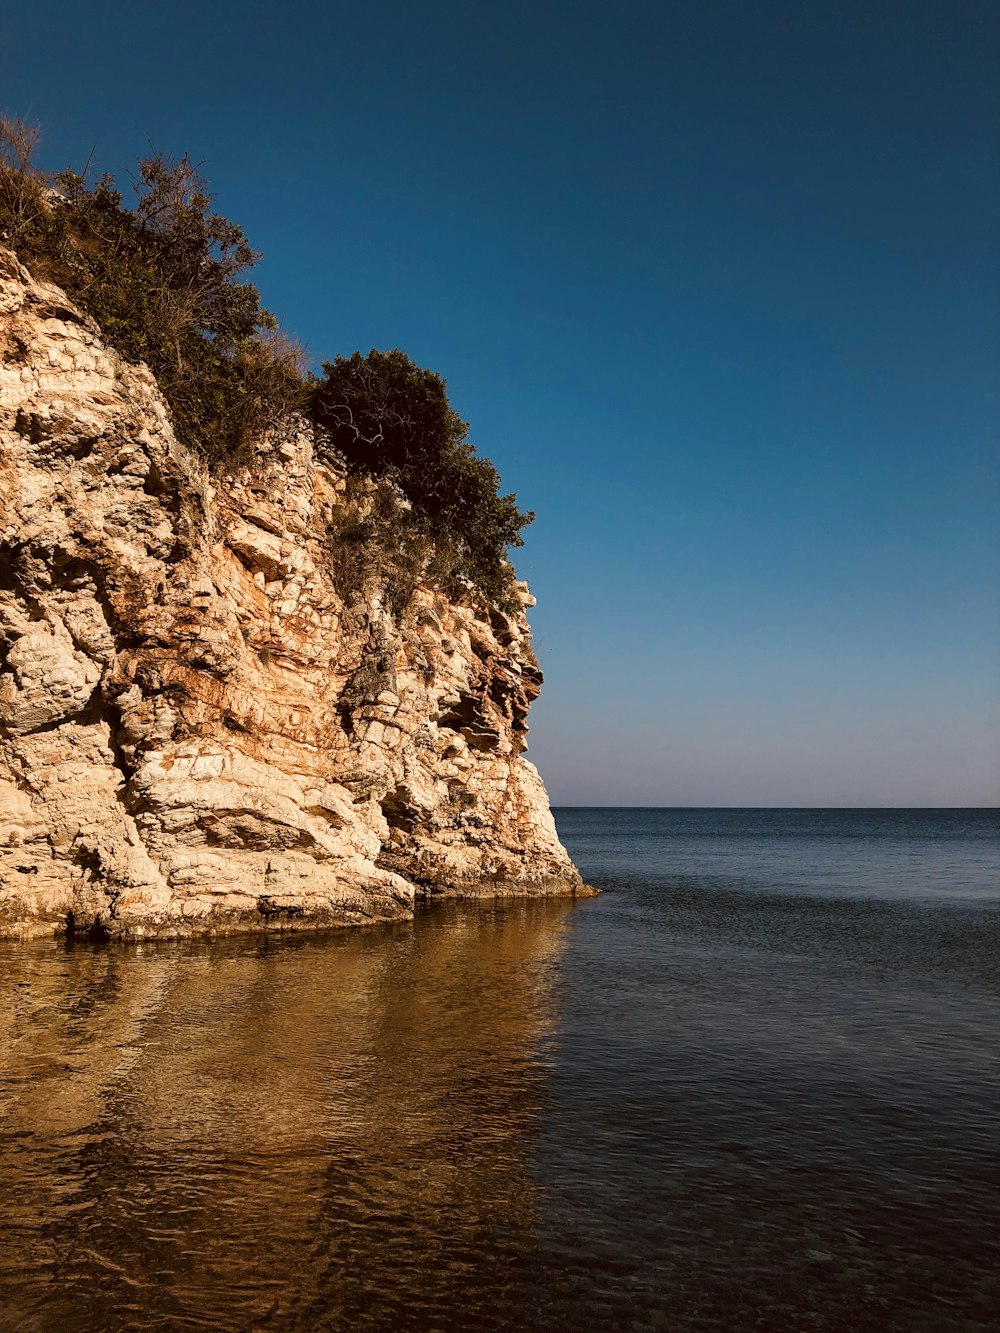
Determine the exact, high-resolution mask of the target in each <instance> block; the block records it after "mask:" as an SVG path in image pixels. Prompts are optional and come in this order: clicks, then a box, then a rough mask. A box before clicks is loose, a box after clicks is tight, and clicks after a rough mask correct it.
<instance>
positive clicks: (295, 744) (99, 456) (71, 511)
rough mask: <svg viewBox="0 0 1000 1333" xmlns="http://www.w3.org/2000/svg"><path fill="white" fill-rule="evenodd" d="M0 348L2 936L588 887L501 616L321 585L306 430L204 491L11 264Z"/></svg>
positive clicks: (135, 932)
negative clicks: (530, 732) (535, 755)
mask: <svg viewBox="0 0 1000 1333" xmlns="http://www.w3.org/2000/svg"><path fill="white" fill-rule="evenodd" d="M0 357H2V364H0V542H2V548H0V935H35V934H45V933H50V932H52V931H58V930H71V931H73V930H75V931H86V932H90V933H93V934H97V935H105V936H121V937H143V936H155V935H160V936H163V935H174V934H190V933H195V932H203V931H216V930H233V929H236V930H241V929H274V928H289V927H292V928H296V927H305V926H319V925H347V924H355V923H364V922H371V921H379V920H388V919H393V918H400V917H406V916H408V915H409V914H410V913H411V911H412V908H413V903H414V899H415V896H416V895H418V894H421V893H426V894H479V893H491V894H492V893H519V894H521V893H526V894H546V893H579V892H587V890H586V889H585V888H584V886H583V885H582V883H581V880H580V876H579V874H578V872H577V871H576V869H575V867H574V866H573V865H572V863H571V861H570V859H569V857H568V855H567V853H566V852H565V850H564V849H563V847H562V846H561V845H560V843H559V840H558V837H557V834H556V830H555V825H554V823H553V820H552V816H551V813H550V811H549V806H548V799H547V796H546V794H545V790H544V787H543V785H542V782H541V780H540V778H539V776H538V773H537V771H536V770H535V769H534V767H533V766H532V765H531V764H530V763H529V762H528V761H527V760H526V759H525V758H524V756H523V751H524V748H525V734H526V731H527V724H526V716H527V712H528V708H529V706H530V704H531V702H532V700H533V699H534V698H535V696H536V695H537V693H538V690H539V686H540V684H541V674H540V672H539V671H538V668H537V664H536V662H535V659H534V656H533V654H532V652H531V647H530V634H529V631H528V627H527V623H526V620H525V617H524V612H523V609H522V610H521V611H520V612H518V613H516V614H511V615H508V614H502V613H499V612H497V611H496V610H493V611H492V612H488V611H486V610H484V609H482V608H481V607H479V606H477V604H476V602H475V599H473V598H470V599H469V601H468V603H465V602H463V601H462V600H456V599H454V598H451V599H449V598H448V597H446V596H444V595H443V594H442V593H441V592H440V591H439V590H438V589H436V588H435V587H434V586H430V585H427V586H417V587H416V588H414V589H412V590H408V591H407V595H406V598H405V605H403V606H402V607H401V606H400V598H399V596H398V595H395V596H391V597H390V596H387V595H385V588H384V582H380V579H382V577H383V576H381V575H376V574H374V573H373V574H372V576H371V577H369V578H368V579H366V580H365V581H364V586H363V590H362V591H361V592H358V593H356V594H353V595H347V596H346V597H345V596H342V595H341V593H340V592H338V589H337V586H336V583H335V580H334V578H333V575H332V573H331V562H330V557H329V551H330V543H331V540H335V538H331V535H330V534H331V532H335V531H336V529H337V526H338V515H339V516H340V517H341V518H342V517H343V514H344V509H345V506H346V505H347V504H348V503H349V501H348V500H347V499H346V498H345V485H344V478H343V476H341V475H339V474H338V473H337V471H336V470H335V469H333V468H331V467H330V466H329V465H327V464H326V463H321V462H320V461H319V460H318V459H317V458H316V456H315V454H314V451H313V439H312V435H311V431H310V429H309V428H308V427H307V426H305V425H302V426H300V427H299V428H298V429H297V430H296V431H293V432H290V433H289V434H288V436H287V437H286V438H283V439H282V440H281V441H277V442H274V443H273V444H272V445H271V446H270V447H269V448H265V449H263V450H262V452H261V453H260V455H259V457H258V460H257V464H256V466H255V467H253V468H251V469H250V470H249V471H248V472H247V473H245V474H244V475H243V476H241V477H240V478H237V479H233V480H227V481H223V480H220V479H219V478H212V477H210V476H209V475H208V473H207V471H206V469H205V467H204V466H203V464H202V463H201V462H200V461H199V460H198V459H197V458H196V457H195V456H194V455H193V454H191V453H190V452H189V451H188V450H186V449H184V448H183V447H181V446H180V445H179V444H178V443H177V441H176V440H175V438H174V435H173V431H172V429H171V425H170V418H169V414H168V411H167V408H166V406H165V404H164V401H163V399H162V397H161V396H160V393H159V391H158V389H157V386H156V383H155V381H154V379H153V377H152V375H151V374H150V372H149V371H148V370H147V369H146V368H145V367H144V366H135V365H128V364H126V363H125V362H123V361H122V360H121V359H120V358H119V357H118V356H117V355H116V354H115V353H114V352H113V351H111V350H109V349H108V348H107V347H106V346H105V345H104V343H103V342H102V339H101V336H100V331H99V329H98V328H97V327H96V325H94V323H93V322H92V321H91V320H90V319H88V318H87V317H86V316H85V315H83V314H81V313H80V312H79V311H77V310H76V309H75V308H74V307H73V306H72V305H71V303H70V302H69V301H68V300H67V298H66V297H65V295H64V294H63V293H62V292H61V291H59V290H58V289H57V288H55V287H52V286H49V285H46V284H44V283H41V282H36V281H35V280H33V279H32V278H31V277H30V276H29V274H28V273H27V271H26V270H25V269H24V268H23V267H21V265H19V264H18V263H17V261H16V260H15V259H14V257H13V256H12V255H10V254H9V253H8V252H7V251H3V250H0ZM518 586H519V588H520V589H521V590H522V592H521V600H522V602H523V603H524V605H530V604H531V603H532V599H531V598H530V596H529V595H528V593H527V589H526V588H524V586H523V585H518ZM348 603H350V604H348Z"/></svg>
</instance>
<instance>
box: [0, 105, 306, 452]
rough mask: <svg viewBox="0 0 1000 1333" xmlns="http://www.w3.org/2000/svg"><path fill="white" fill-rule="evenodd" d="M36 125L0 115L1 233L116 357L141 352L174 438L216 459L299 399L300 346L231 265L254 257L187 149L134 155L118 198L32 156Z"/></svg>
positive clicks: (243, 446)
mask: <svg viewBox="0 0 1000 1333" xmlns="http://www.w3.org/2000/svg"><path fill="white" fill-rule="evenodd" d="M36 140H37V132H36V131H34V130H32V129H30V128H28V127H26V126H24V125H23V124H21V123H20V122H16V121H9V120H4V121H0V241H2V242H3V243H5V244H6V245H8V246H9V247H10V248H11V249H12V250H14V252H15V253H16V254H17V255H18V257H19V258H20V259H21V260H22V262H23V263H24V264H25V265H26V266H27V267H28V268H29V269H31V271H32V272H33V273H34V274H35V276H36V277H39V278H48V279H50V280H52V281H54V282H57V283H58V284H59V285H60V286H61V287H63V288H64V290H65V291H66V292H67V293H68V295H69V296H70V297H71V298H72V299H73V300H74V301H75V302H76V303H77V304H78V305H80V306H81V308H82V309H83V310H85V311H86V312H87V313H88V314H89V315H92V316H93V317H94V319H96V320H97V322H98V323H99V324H100V326H101V331H102V334H103V336H104V338H105V339H106V341H107V342H108V343H109V344H110V345H111V346H112V347H114V349H115V350H116V351H117V352H118V353H119V354H120V355H121V356H122V357H123V358H124V359H125V360H127V361H132V362H139V361H144V362H145V363H146V364H147V365H148V366H149V368H150V369H151V370H152V372H153V374H154V375H155V376H156V379H157V382H158V384H159V386H160V388H161V390H162V391H163V394H164V397H165V398H166V399H167V402H168V403H169V405H170V409H171V413H172V416H173V421H174V427H175V430H176V433H177V436H178V438H179V439H181V440H183V441H184V443H186V444H188V445H189V446H191V447H192V448H194V449H196V450H197V451H198V452H200V453H201V454H202V455H203V456H204V457H206V458H207V459H208V460H209V461H210V462H211V463H212V464H213V465H215V466H216V467H219V468H225V467H231V466H236V465H239V464H240V463H241V462H244V461H246V459H247V458H248V457H249V456H250V453H251V451H252V446H253V443H254V442H255V441H256V440H257V439H259V438H260V437H261V436H262V435H263V434H264V433H265V432H266V431H267V430H268V429H270V428H272V427H274V426H276V425H278V424H279V423H280V422H281V421H282V420H283V419H285V418H286V417H287V416H288V414H289V413H290V412H291V411H293V410H294V409H295V408H296V407H297V406H299V405H300V404H301V403H302V402H303V401H304V397H305V379H304V375H303V370H302V364H301V361H302V358H301V353H300V352H299V350H298V349H297V348H296V347H295V346H294V345H293V344H292V343H291V342H290V341H289V340H288V339H286V338H284V337H282V335H281V334H279V333H278V330H277V325H276V321H275V319H274V317H273V315H271V314H270V313H269V312H268V311H267V310H265V309H263V307H262V306H261V303H260V294H259V293H258V291H257V288H256V287H254V286H253V285H252V284H250V283H247V282H243V281H241V277H242V275H243V274H244V273H245V272H246V271H247V270H248V269H250V268H252V267H253V266H254V264H256V263H257V262H258V260H259V258H260V256H259V255H258V254H257V252H256V251H254V250H253V249H252V248H251V246H250V244H249V242H248V241H247V238H246V236H245V235H244V233H243V231H242V230H241V229H240V228H239V227H238V226H236V224H235V223H232V222H228V221H227V220H226V219H225V218H223V217H220V216H219V215H218V214H217V213H214V212H213V211H212V207H211V203H212V200H211V195H209V193H208V192H207V189H206V186H205V182H204V180H203V179H202V178H201V175H200V174H199V172H198V170H197V168H196V167H195V166H194V165H192V163H191V162H190V161H189V159H188V158H187V157H183V158H181V159H180V161H177V162H174V161H171V160H170V159H168V158H166V157H164V156H162V155H161V154H155V155H153V156H151V157H148V158H145V159H143V160H142V161H141V162H140V163H139V165H138V173H137V175H136V176H135V178H134V180H133V183H132V185H133V194H134V201H133V206H132V207H128V206H126V203H125V198H124V196H123V194H122V193H121V191H120V190H119V189H118V188H117V186H116V183H115V181H114V180H113V178H112V177H110V176H107V175H105V176H102V177H100V178H99V179H97V180H94V181H91V180H88V178H87V177H86V175H81V174H79V173H77V172H75V171H70V170H67V171H65V172H61V173H59V174H58V175H55V176H46V175H44V174H43V173H41V172H40V171H38V170H37V169H36V168H35V167H34V166H33V165H32V161H31V158H32V151H33V149H34V146H35V142H36Z"/></svg>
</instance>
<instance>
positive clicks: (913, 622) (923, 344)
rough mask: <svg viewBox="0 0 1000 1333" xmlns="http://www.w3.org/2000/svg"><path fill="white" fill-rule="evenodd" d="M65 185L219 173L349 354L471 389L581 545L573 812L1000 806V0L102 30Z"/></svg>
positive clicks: (516, 472)
mask: <svg viewBox="0 0 1000 1333" xmlns="http://www.w3.org/2000/svg"><path fill="white" fill-rule="evenodd" d="M4 29H5V34H4V46H5V61H4V64H5V71H4V82H3V87H2V89H0V105H2V106H4V107H5V109H6V110H7V111H8V112H12V113H14V114H19V115H23V116H25V117H27V118H29V119H32V120H34V121H36V122H38V123H40V124H41V125H42V127H43V130H44V134H45V142H44V151H43V155H42V161H43V163H44V165H47V166H62V165H65V164H66V163H68V162H72V163H74V164H79V163H81V162H82V161H83V160H84V159H85V158H86V157H87V156H88V154H89V153H90V152H91V150H92V149H93V150H94V155H95V158H96V160H97V163H98V164H99V165H100V166H101V167H103V168H107V169H112V170H114V169H117V168H119V167H125V166H128V165H129V164H130V163H132V162H134V160H135V158H136V157H137V156H138V155H140V154H142V153H143V152H144V151H146V149H147V147H148V145H149V144H150V143H152V144H153V145H154V146H156V147H157V148H161V149H164V150H166V151H169V152H173V153H177V154H180V153H182V152H184V151H188V152H190V153H191V154H192V156H193V157H195V158H196V159H198V160H201V161H203V162H204V164H205V165H204V170H205V172H206V175H207V176H208V177H209V179H210V181H211V183H212V186H213V188H214V190H215V191H216V194H217V203H218V207H219V209H220V211H221V212H223V213H225V214H226V215H227V216H229V217H232V218H233V219H234V220H236V221H238V222H239V223H241V224H242V225H243V227H244V228H245V229H246V231H247V232H248V234H249V235H250V237H251V239H252V240H253V241H254V243H255V244H256V245H257V246H258V247H259V248H260V249H261V250H263V251H264V254H265V259H264V262H263V263H262V265H261V266H260V268H259V269H258V271H257V277H258V282H259V286H260V287H261V290H262V292H263V295H264V299H265V302H266V304H267V305H269V306H270V307H271V308H272V309H273V310H274V311H275V312H276V313H277V314H278V316H279V317H280V319H281V320H282V322H283V324H284V325H285V327H286V328H288V329H289V330H290V331H291V332H293V333H294V334H296V335H297V336H298V337H299V338H301V339H302V341H303V342H304V343H305V344H306V345H307V347H308V349H309V351H310V353H311V355H312V356H313V358H314V359H315V360H316V361H319V360H320V359H323V358H325V357H332V356H334V355H336V354H338V353H349V352H350V351H352V350H354V349H355V348H361V349H362V350H367V349H368V348H369V347H372V346H377V347H381V348H386V347H393V346H399V347H402V348H404V349H405V350H406V351H407V352H408V353H409V354H410V355H411V356H412V357H414V359H415V360H417V361H419V362H420V363H422V364H424V365H427V366H429V367H431V368H432V369H435V370H437V371H439V372H440V373H441V374H443V375H444V376H445V378H446V379H447V381H448V385H449V392H450V395H451V398H452V401H453V402H454V404H455V406H456V407H457V408H458V409H459V410H460V411H461V413H462V414H463V416H464V417H465V418H466V419H467V420H469V421H470V422H471V424H472V431H471V436H472V439H473V440H474V441H475V443H476V444H477V446H478V447H479V448H480V450H481V451H482V452H483V453H485V454H487V455H488V456H489V457H490V458H492V459H493V461H494V462H495V463H496V464H497V466H498V467H499V468H500V470H501V473H502V475H503V478H504V482H505V484H506V485H507V486H508V487H509V488H510V489H513V490H516V491H517V493H518V496H519V498H520V500H521V502H522V504H523V505H525V506H526V507H530V508H532V509H534V510H535V511H536V512H537V514H538V518H537V521H536V522H535V524H534V525H533V526H532V527H531V528H530V529H529V530H528V533H527V544H526V546H525V548H524V550H523V551H521V552H519V553H518V568H519V570H520V571H521V572H522V573H523V574H524V575H525V576H526V577H527V578H528V579H529V580H530V581H531V583H532V587H533V589H534V591H535V592H536V594H537V595H538V597H539V605H538V607H537V608H536V610H535V612H534V613H533V625H534V627H535V632H536V640H537V646H538V650H539V655H540V657H541V659H542V665H543V667H544V668H545V671H546V677H547V680H546V687H545V690H544V692H543V695H542V698H541V700H540V701H539V703H538V704H537V705H536V707H535V709H534V711H533V715H532V723H533V728H532V737H531V739H532V745H531V757H532V758H533V759H534V760H535V762H536V763H538V765H539V767H540V768H541V770H542V773H543V776H544V777H545V778H546V781H547V782H548V785H549V788H550V792H551V795H552V798H553V801H554V802H555V803H557V804H644V805H645V804H648V805H660V804H663V805H828V804H829V805H908V804H915V805H937V804H940V805H965V804H996V803H998V802H1000V687H998V683H997V682H998V679H1000V592H998V589H1000V522H998V513H1000V509H998V501H1000V465H998V453H997V439H996V437H997V426H998V419H1000V412H998V382H997V372H996V367H997V365H998V364H1000V322H998V315H997V295H998V290H997V286H998V284H997V262H996V261H997V237H998V236H1000V173H998V170H997V167H998V163H997V157H998V142H1000V108H998V101H1000V94H998V91H997V80H996V78H995V71H996V68H997V58H998V55H1000V11H998V10H997V9H996V7H995V5H994V4H993V3H992V0H991V2H990V3H986V0H948V3H944V2H941V3H920V2H919V0H907V3H905V4H904V3H902V2H901V0H899V2H898V3H888V2H887V0H865V2H864V3H862V2H861V0H857V2H854V0H852V2H851V3H837V2H836V0H832V2H830V3H824V4H818V3H817V4H813V3H803V2H802V0H784V2H783V3H774V2H772V3H768V0H758V2H757V3H754V4H747V3H745V0H740V3H729V2H728V0H684V2H683V3H670V2H669V0H665V2H662V3H659V4H645V3H635V2H633V0H625V3H619V4H617V5H614V6H611V5H607V6H605V5H596V4H586V3H575V4H568V3H567V4H561V3H549V2H548V0H538V2H536V3H533V4H521V3H505V4H503V5H499V4H489V3H478V4H473V3H471V2H468V3H439V2H438V0H427V2H426V3H424V4H422V5H420V6H414V5H412V4H410V5H405V4H402V3H396V2H395V0H393V2H392V3H369V4H367V5H358V4H352V5H346V4H341V3H338V2H337V0H333V2H332V3H324V4H314V3H306V2H304V0H288V3H283V4H280V5H279V4H274V3H269V4H252V3H240V4H234V3H231V0H216V3H213V4H212V5H206V4H194V3H190V2H189V0H178V2H177V3H165V4H161V5H159V6H135V5H133V4H120V3H111V2H109V3H103V4H96V3H89V4H88V3H79V0H75V2H74V3H67V2H66V0H50V3H48V4H47V5H45V6H44V7H42V8H37V7H34V8H33V7H29V6H18V7H10V8H9V9H8V12H7V13H6V14H5V16H4Z"/></svg>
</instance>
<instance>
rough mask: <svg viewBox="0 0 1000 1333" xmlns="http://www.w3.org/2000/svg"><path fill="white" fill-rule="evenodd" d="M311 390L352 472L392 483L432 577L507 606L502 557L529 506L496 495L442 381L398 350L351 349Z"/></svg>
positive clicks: (508, 582)
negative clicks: (426, 542)
mask: <svg viewBox="0 0 1000 1333" xmlns="http://www.w3.org/2000/svg"><path fill="white" fill-rule="evenodd" d="M323 372H324V378H323V379H322V381H321V382H320V383H319V384H318V385H317V386H316V388H315V389H314V391H313V394H312V412H313V417H314V419H315V421H316V423H317V425H319V426H320V427H321V428H322V430H323V432H324V434H325V438H326V441H327V444H326V447H327V448H329V449H330V450H332V451H334V452H335V453H336V455H338V456H339V460H342V461H343V463H344V464H345V465H346V467H347V469H348V472H349V473H351V474H353V475H355V476H367V477H373V478H376V479H379V480H381V479H386V480H389V481H391V482H393V483H394V484H395V485H396V486H398V488H399V490H400V491H401V492H402V494H403V495H404V496H405V497H406V500H407V501H408V502H409V505H410V508H409V510H407V511H405V518H404V519H403V522H404V523H405V527H406V530H407V532H408V534H409V535H410V537H411V539H413V540H416V539H419V538H420V537H422V536H423V537H429V538H431V539H432V544H433V551H434V555H433V566H434V568H433V570H432V569H431V568H430V567H428V570H427V576H428V577H435V578H436V579H437V581H438V582H440V583H441V584H442V586H444V587H445V588H446V589H447V590H449V591H457V589H458V588H459V587H460V586H461V584H462V582H463V581H468V582H469V583H471V584H472V585H473V586H475V587H476V588H478V589H479V590H480V591H481V592H482V593H484V594H485V595H486V597H487V598H488V599H489V600H491V601H493V602H497V603H501V604H506V605H508V606H511V605H513V600H512V582H513V571H512V570H511V567H510V565H509V563H508V561H507V552H508V550H509V549H510V547H512V546H521V545H522V544H523V542H522V538H521V530H522V528H524V527H525V526H526V525H527V524H528V523H530V522H531V520H532V518H533V517H534V515H532V514H530V513H526V512H523V511H522V510H520V509H518V507H517V497H516V495H513V494H510V495H501V494H500V490H499V485H500V477H499V474H498V472H497V470H496V468H495V467H494V466H493V464H492V463H490V462H489V461H488V460H487V459H485V458H480V457H479V456H478V455H477V454H476V451H475V449H474V448H473V446H472V445H471V444H470V443H469V441H468V439H467V432H468V426H467V425H466V423H465V422H464V421H462V419H461V418H460V417H459V415H458V413H457V412H455V411H454V410H453V408H452V407H451V405H450V404H449V402H448V395H447V392H446V386H445V382H444V380H443V379H442V378H441V377H440V376H439V375H436V374H434V373H433V371H430V370H422V369H421V368H420V367H419V366H417V365H415V364H414V363H413V361H411V360H410V358H409V357H408V356H407V355H406V354H405V353H404V352H401V351H398V350H393V351H389V352H379V351H376V350H375V349H374V348H373V349H372V351H370V352H369V353H368V355H367V356H362V355H361V353H360V352H355V353H354V354H353V355H352V356H349V357H337V359H336V360H335V361H331V362H326V363H325V364H324V366H323Z"/></svg>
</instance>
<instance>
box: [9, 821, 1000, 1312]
mask: <svg viewBox="0 0 1000 1333" xmlns="http://www.w3.org/2000/svg"><path fill="white" fill-rule="evenodd" d="M556 813H557V821H558V825H559V829H560V833H561V834H562V836H563V838H564V840H565V841H566V844H567V846H568V847H569V849H570V851H571V852H572V853H573V855H574V857H575V858H576V860H577V862H578V864H579V865H580V867H581V869H582V870H583V872H584V874H585V877H586V878H587V879H588V880H589V881H590V882H592V883H594V884H597V885H599V886H600V887H602V888H604V889H606V892H605V893H604V894H602V896H601V897H599V898H596V899H592V900H581V901H578V902H575V903H574V902H570V901H566V900H554V901H551V902H496V903H484V904H476V903H458V904H450V905H440V906H434V907H430V908H428V909H426V910H424V911H422V912H421V913H420V914H419V915H418V917H417V919H416V921H415V922H413V923H412V924H408V925H403V926H398V927H391V928H380V929H373V930H368V931H355V932H341V933H337V934H330V935H323V936H315V937H298V938H291V939H275V938H269V939H243V940H229V941H220V942H215V943H212V942H203V943H196V944H195V943H187V944H185V943H177V944H165V945H158V946H150V945H145V946H142V947H134V948H120V947H118V948H107V947H104V948H102V947H94V946H90V945H88V946H84V947H80V946H74V947H67V946H65V945H62V944H57V943H51V944H49V943H43V944H33V945H30V946H17V945H3V946H0V987H2V999H3V1007H2V1008H0V1328H3V1329H4V1330H8V1329H9V1330H18V1333H21V1330H34V1331H36V1333H49V1330H53V1331H54V1330H63V1329H72V1330H74V1333H75V1331H76V1330H79V1331H80V1333H88V1331H89V1333H99V1331H101V1333H102V1331H103V1330H106V1329H123V1330H140V1329H141V1330H147V1329H156V1330H161V1329H162V1330H182V1329H183V1330H187V1329H205V1328H208V1329H216V1330H231V1329H240V1330H242V1329H254V1330H256V1329H261V1330H263V1329H280V1330H285V1329H287V1330H297V1331H300V1333H310V1331H311V1330H314V1329H322V1330H335V1329H336V1330H340V1329H352V1330H353V1329H379V1330H383V1329H384V1330H390V1329H393V1330H394V1329H404V1330H405V1329H414V1330H423V1329H427V1330H432V1329H441V1330H458V1329H470V1330H472V1329H477V1330H478V1329H504V1330H522V1329H542V1330H553V1331H555V1330H560V1331H563V1330H565V1331H566V1333H569V1331H570V1330H573V1333H578V1331H579V1330H580V1329H634V1330H659V1329H669V1330H676V1333H694V1331H698V1333H708V1331H710V1330H711V1331H715V1330H727V1333H728V1331H729V1330H735V1331H736V1333H739V1331H740V1330H760V1331H761V1333H772V1331H774V1333H802V1330H813V1329H815V1330H828V1331H833V1330H836V1333H868V1331H869V1330H870V1331H871V1333H875V1331H876V1330H878V1331H879V1333H883V1331H888V1333H978V1331H980V1330H988V1329H990V1330H993V1329H996V1328H998V1327H1000V1320H998V1312H1000V977H998V957H1000V948H998V946H1000V826H998V820H997V816H996V813H995V812H991V811H884V812H883V811H802V810H795V811H719V810H711V811H694V810H578V809H575V810H559V811H557V812H556Z"/></svg>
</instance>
